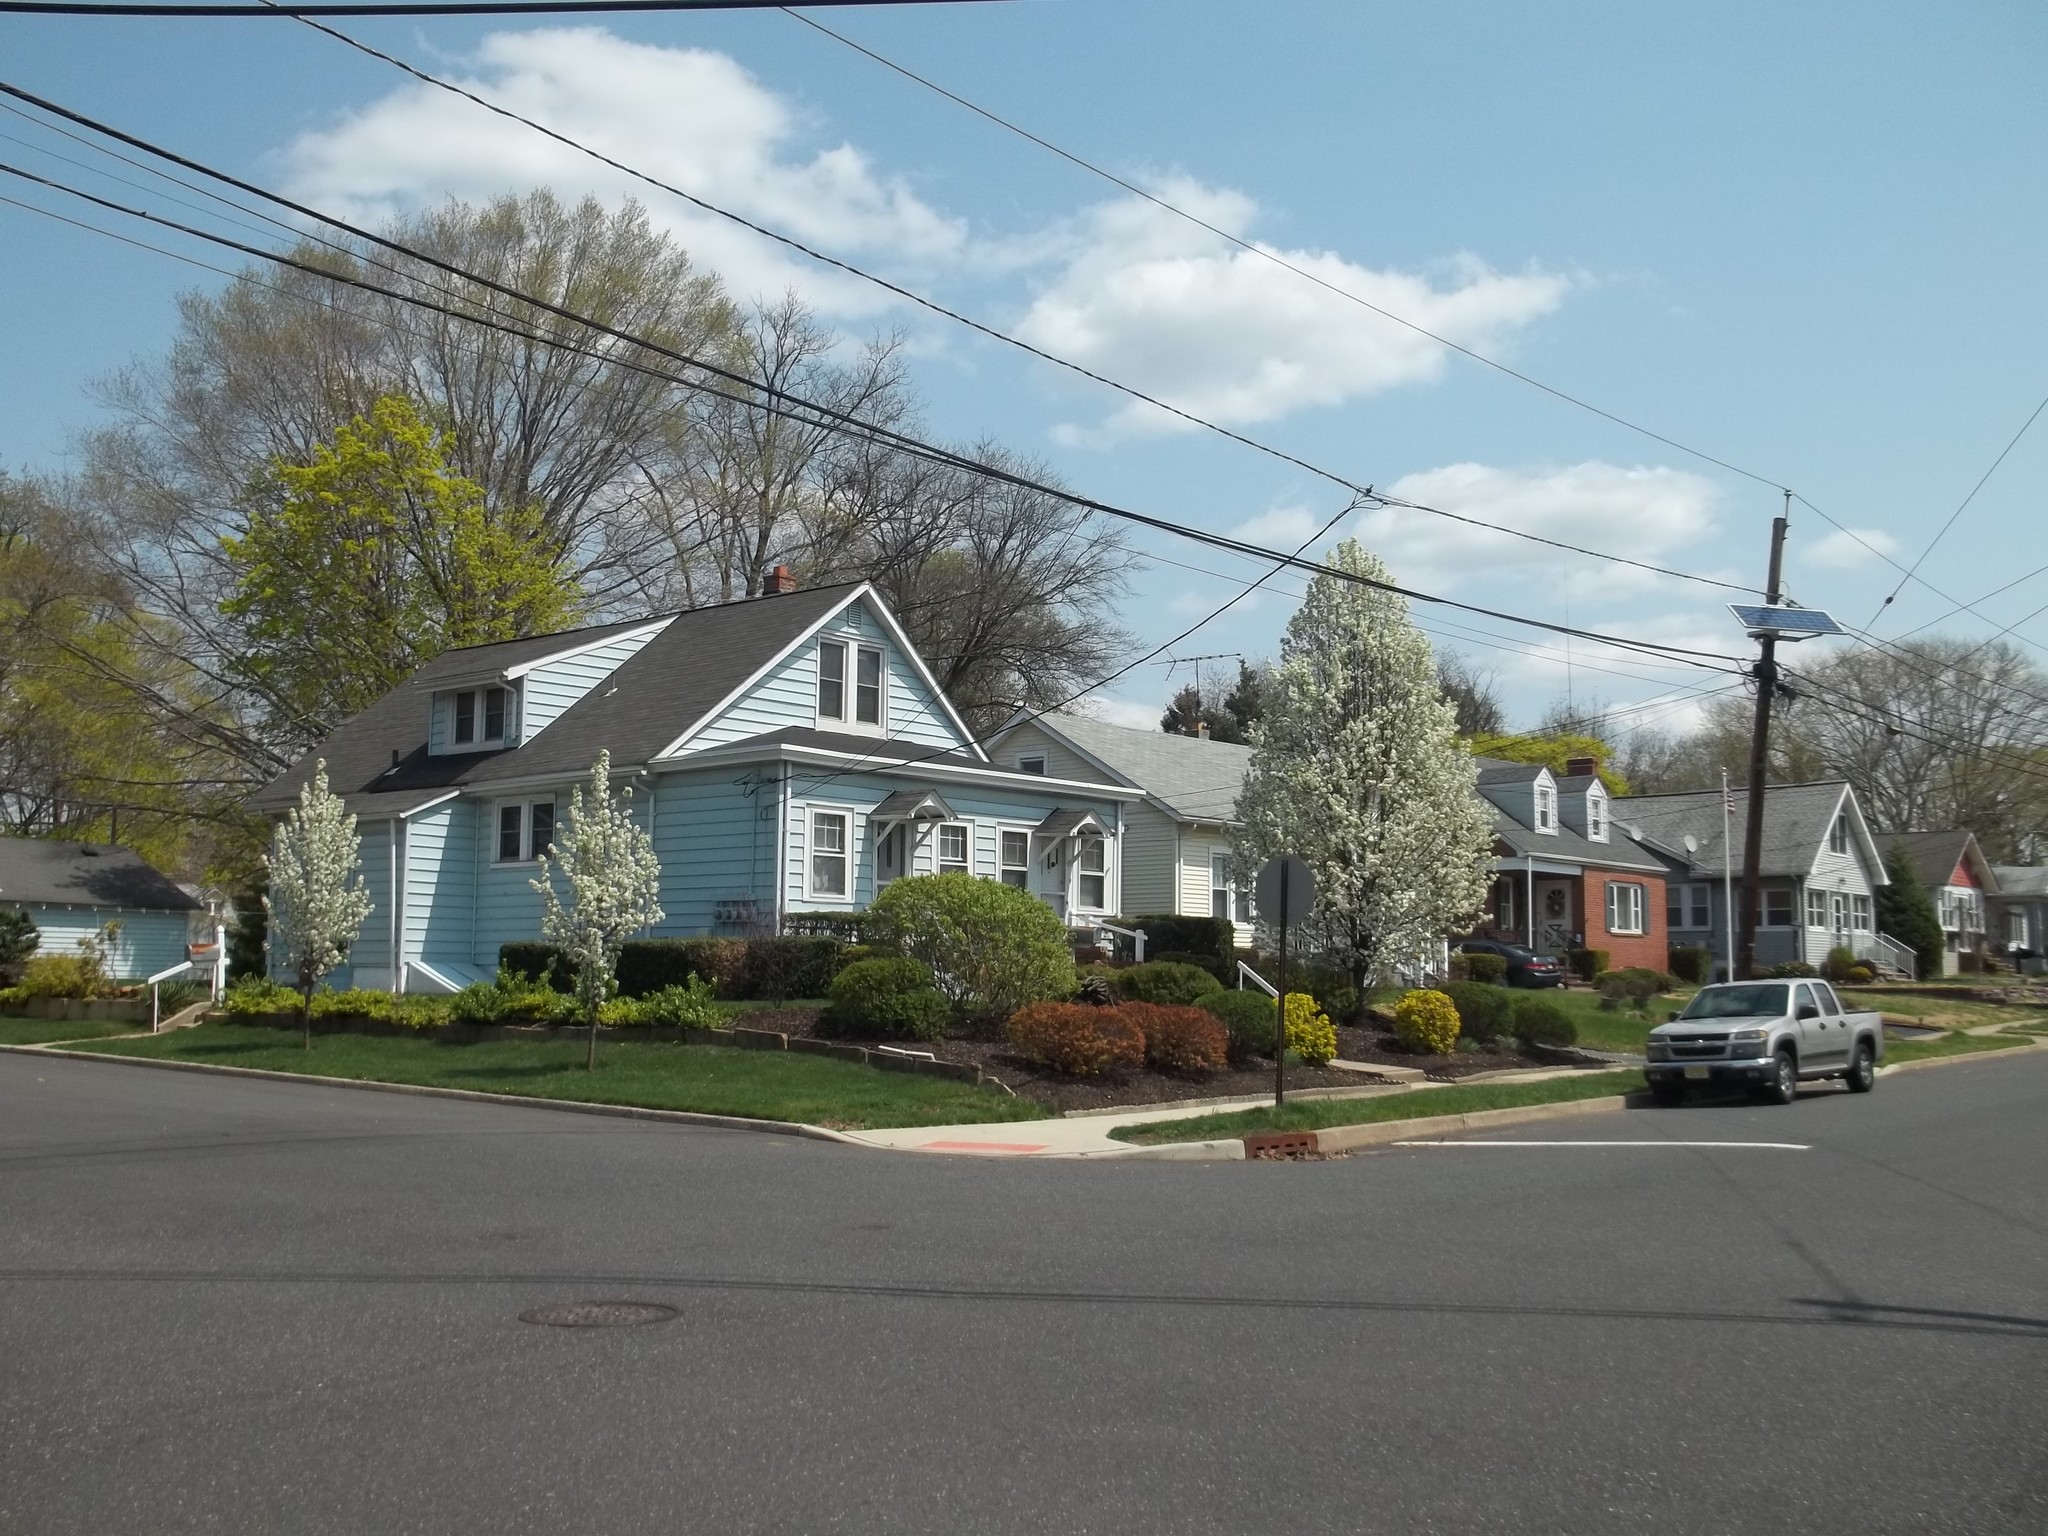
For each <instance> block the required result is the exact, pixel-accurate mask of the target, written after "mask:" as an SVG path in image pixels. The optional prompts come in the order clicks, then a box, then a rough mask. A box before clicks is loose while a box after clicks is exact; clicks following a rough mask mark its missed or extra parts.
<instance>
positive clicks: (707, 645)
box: [249, 585, 854, 817]
mask: <svg viewBox="0 0 2048 1536" xmlns="http://www.w3.org/2000/svg"><path fill="white" fill-rule="evenodd" d="M853 590H854V587H853V586H851V585H842V586H837V587H818V588H814V589H812V590H809V591H799V592H787V593H782V594H780V595H778V596H774V597H756V598H749V599H746V600H745V601H742V602H736V603H723V604H720V605H719V606H718V607H715V608H693V609H689V610H686V611H685V612H682V613H679V614H677V615H675V616H674V618H673V619H672V620H671V621H670V623H669V625H668V627H667V628H666V629H664V630H662V632H661V633H660V634H658V635H656V636H654V638H653V639H651V640H649V641H648V642H647V643H646V644H645V645H643V646H642V647H641V648H640V650H639V651H638V652H636V653H635V654H634V655H633V657H632V658H631V659H630V660H628V661H627V662H626V663H625V664H624V665H623V666H621V667H619V669H618V670H617V671H615V672H613V673H612V674H611V676H610V677H608V678H607V679H605V680H604V681H603V682H601V683H599V684H598V685H597V687H595V688H593V689H592V690H591V691H590V692H589V693H588V694H586V695H584V697H582V698H581V699H578V700H577V701H576V702H575V703H574V704H572V705H570V706H569V708H568V709H566V710H564V711H563V712H562V713H561V714H560V715H559V716H557V717H556V718H555V719H554V720H553V721H551V722H550V723H549V724H548V725H547V727H546V728H545V729H543V730H542V731H540V732H539V733H538V734H537V735H536V736H534V738H533V739H532V740H531V741H528V742H525V743H522V744H521V745H520V746H518V747H514V748H510V749H506V750H499V751H494V752H471V753H462V754H452V753H444V754H441V755H438V756H430V755H429V754H428V752H427V724H428V710H429V706H430V704H431V701H432V697H433V694H434V690H435V689H436V688H437V687H438V686H440V685H441V683H442V680H444V679H449V678H456V677H472V676H475V675H477V674H479V673H485V672H501V671H503V670H505V669H506V668H509V667H515V666H519V665H521V664H522V663H526V662H531V661H536V660H538V659H540V658H541V657H544V656H550V655H553V654H554V653H556V652H557V651H565V650H570V649H572V648H574V647H576V646H579V645H585V644H588V643H590V642H592V641H595V640H602V639H604V638H606V637H607V636H609V635H613V634H623V633H625V632H626V631H628V630H631V629H638V628H641V627H643V626H644V625H646V624H648V623H649V622H651V621H650V620H648V619H632V620H627V621H625V622H623V623H619V624H605V625H599V626H597V627H595V628H592V629H583V630H574V631H571V632H570V633H568V634H561V635H546V636H540V637H537V638H535V639H531V640H509V641H505V642H502V643H500V644H497V645H479V646H469V647H467V648H465V649H462V650H455V651H447V652H444V653H443V654H442V655H440V656H437V657H436V658H435V659H434V660H432V661H430V662H428V663H427V665H426V666H424V667H422V668H421V669H420V670H419V671H418V672H417V673H415V674H414V675H413V676H412V677H411V678H410V679H408V680H407V681H406V682H404V683H401V684H400V685H399V686H398V687H396V688H394V689H392V691H391V692H390V693H388V694H386V695H385V696H384V697H383V698H381V699H379V700H378V701H377V702H376V703H375V704H372V705H371V706H370V707H369V708H368V709H366V710H364V711H363V712H362V713H361V714H359V715H357V716H355V717H354V718H353V719H351V720H348V721H346V722H344V723H343V724H342V725H341V726H339V727H338V728H337V729H336V730H335V732H334V734H333V735H331V736H329V737H328V738H327V740H326V741H324V742H322V743H321V744H320V746H319V747H318V748H316V749H315V750H314V751H312V752H309V753H307V754H306V756H305V757H303V758H301V759H300V760H299V761H298V762H296V763H294V764H293V765H292V766H291V767H290V768H289V769H287V770H286V771H285V772H284V773H282V774H280V775H278V777H277V778H275V779H273V780H272V781H271V782H270V783H268V784H266V785H265V786H264V787H263V788H262V789H260V790H258V791H257V792H256V793H255V794H254V795H252V796H250V798H249V807H250V809H251V810H255V811H278V810H284V809H286V808H287V807H289V806H290V805H292V804H293V803H294V802H295V801H296V800H297V799H298V794H299V787H300V785H302V784H304V783H306V782H307V781H308V780H310V779H311V778H312V776H313V764H314V761H315V759H316V758H323V757H324V758H325V759H326V762H327V778H328V783H329V784H330V785H331V786H332V787H333V789H334V791H335V792H336V793H337V794H339V795H341V796H342V797H343V799H344V801H345V802H346V803H347V805H348V808H349V809H350V810H351V811H354V812H355V813H356V814H357V815H358V816H365V817H380V816H392V815H402V814H404V813H405V812H407V811H410V810H414V809H416V808H418V807H420V806H422V805H426V804H429V803H431V802H432V801H434V800H436V799H438V798H439V797H441V796H442V795H445V794H446V793H447V792H448V791H449V790H451V789H457V788H462V787H467V786H471V785H488V784H495V783H503V782H505V781H507V780H512V779H526V778H537V777H561V778H570V777H574V776H576V775H579V774H582V773H586V772H588V771H589V768H590V764H591V761H592V759H594V758H595V757H596V756H597V752H598V749H599V748H600V747H609V748H610V749H611V753H612V761H613V762H614V763H616V764H618V765H620V766H622V767H625V766H636V767H637V766H639V765H640V764H643V763H645V762H646V761H647V760H648V758H649V757H651V756H653V755H654V754H655V753H657V752H659V751H661V750H662V749H663V748H664V747H666V746H667V745H668V744H669V743H670V742H672V741H674V740H675V739H676V738H677V737H678V736H680V735H681V734H682V733H683V732H684V731H685V730H686V729H688V728H689V727H690V726H691V725H694V724H695V723H696V722H697V721H698V720H699V719H701V718H702V717H703V716H704V715H705V714H706V713H708V712H709V711H710V710H711V709H713V708H714V707H715V706H716V705H718V704H719V703H720V702H722V701H723V700H724V699H725V698H726V696H727V695H728V694H730V693H731V692H732V691H733V690H734V689H736V688H738V687H739V686H740V685H741V684H743V683H744V682H746V680H747V679H748V678H750V677H752V676H753V675H754V673H755V672H756V671H758V670H759V669H760V668H761V666H762V665H763V664H764V663H765V662H767V661H768V659H769V658H770V657H771V656H773V655H774V654H775V653H776V652H777V651H779V650H781V649H782V648H783V647H784V646H786V645H788V644H790V643H791V642H792V641H794V640H795V639H796V638H797V637H798V636H799V635H801V634H802V633H803V632H804V631H805V630H807V629H809V628H810V627H811V626H812V625H814V624H816V623H817V622H819V621H820V620H821V619H824V618H826V617H828V616H829V615H830V614H832V613H834V612H836V611H837V610H838V609H839V608H841V607H843V606H844V605H845V603H846V602H847V600H848V598H849V597H850V596H851V594H852V592H853ZM393 752H396V753H398V755H399V763H398V767H397V769H396V770H393V769H392V766H391V761H392V759H391V755H392V753H393Z"/></svg>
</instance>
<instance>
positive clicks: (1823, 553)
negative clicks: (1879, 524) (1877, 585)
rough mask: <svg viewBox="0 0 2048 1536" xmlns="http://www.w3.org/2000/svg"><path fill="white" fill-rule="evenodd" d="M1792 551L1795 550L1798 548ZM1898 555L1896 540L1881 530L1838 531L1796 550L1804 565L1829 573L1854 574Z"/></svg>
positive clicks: (1847, 529)
mask: <svg viewBox="0 0 2048 1536" xmlns="http://www.w3.org/2000/svg"><path fill="white" fill-rule="evenodd" d="M1793 548H1794V549H1795V550H1798V546H1797V545H1794V546H1793ZM1898 552H1899V541H1898V540H1897V539H1895V538H1893V537H1892V536H1891V535H1890V534H1888V533H1886V532H1885V531H1884V530H1883V529H1882V528H1838V529H1836V530H1835V531H1834V532H1833V533H1831V534H1829V535H1827V537H1825V538H1823V539H1820V540H1817V541H1816V542H1815V543H1814V544H1813V545H1811V546H1810V547H1809V548H1807V549H1805V550H1799V558H1800V562H1801V563H1802V564H1804V565H1818V566H1821V567H1823V568H1824V569H1827V570H1831V571H1853V570H1855V569H1856V568H1857V567H1858V566H1864V565H1868V564H1870V562H1871V561H1873V560H1881V559H1883V558H1885V557H1886V556H1887V555H1895V554H1897V553H1898Z"/></svg>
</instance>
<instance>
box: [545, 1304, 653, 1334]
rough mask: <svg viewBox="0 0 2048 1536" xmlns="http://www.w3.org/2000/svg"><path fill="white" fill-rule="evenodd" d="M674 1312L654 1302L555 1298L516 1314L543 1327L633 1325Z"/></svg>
mask: <svg viewBox="0 0 2048 1536" xmlns="http://www.w3.org/2000/svg"><path fill="white" fill-rule="evenodd" d="M675 1315H676V1309H675V1308H674V1307H664V1306H663V1305H662V1304H661V1303H660V1302H658V1301H558V1302H555V1303H553V1304H552V1305H550V1306H545V1307H533V1308H530V1309H529V1310H527V1311H525V1312H522V1313H520V1314H519V1321H521V1322H522V1323H539V1324H541V1325H542V1326H543V1327H546V1328H637V1327H639V1326H640V1325H641V1324H643V1323H665V1322H667V1321H668V1320H669V1319H670V1318H672V1317H674V1316H675Z"/></svg>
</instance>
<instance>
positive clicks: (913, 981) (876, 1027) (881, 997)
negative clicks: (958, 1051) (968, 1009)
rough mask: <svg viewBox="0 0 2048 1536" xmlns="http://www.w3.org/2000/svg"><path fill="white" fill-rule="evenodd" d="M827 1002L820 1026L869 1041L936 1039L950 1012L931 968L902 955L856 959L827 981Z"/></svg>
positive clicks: (944, 1030) (944, 1026)
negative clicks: (828, 995) (934, 981)
mask: <svg viewBox="0 0 2048 1536" xmlns="http://www.w3.org/2000/svg"><path fill="white" fill-rule="evenodd" d="M831 997H832V1006H831V1007H829V1008H828V1009H826V1010H825V1018H824V1021H823V1022H825V1023H827V1024H828V1025H829V1026H830V1027H831V1028H833V1029H834V1030H837V1031H839V1032H840V1033H843V1034H849V1035H861V1036H865V1037H869V1038H874V1039H882V1040H936V1039H938V1038H939V1037H940V1036H941V1035H943V1034H944V1033H945V1032H946V1022H947V1020H948V1019H950V1018H951V1017H952V1013H953V1009H952V1005H951V1004H949V1003H948V1002H947V1001H946V999H945V997H944V995H943V994H941V993H940V991H939V989H938V988H937V987H935V986H933V985H932V973H931V968H930V967H929V966H927V965H925V964H923V963H922V962H921V961H917V960H908V959H905V958H904V957H902V956H901V955H896V956H884V957H878V958H876V959H872V960H856V961H855V962H854V963H853V964H852V965H849V966H848V967H846V969H845V970H843V971H841V972H840V973H839V974H838V975H837V976H835V977H833V978H832V986H831Z"/></svg>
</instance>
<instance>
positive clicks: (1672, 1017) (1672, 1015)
mask: <svg viewBox="0 0 2048 1536" xmlns="http://www.w3.org/2000/svg"><path fill="white" fill-rule="evenodd" d="M1684 1017H1685V1015H1684V1014H1682V1013H1680V1012H1679V1011H1678V1010H1677V1009H1675V1008H1674V1009H1672V1010H1671V1012H1669V1013H1667V1014H1665V1015H1664V1022H1665V1023H1666V1024H1676V1023H1677V1022H1678V1021H1679V1020H1680V1019H1682V1018H1684Z"/></svg>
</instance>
